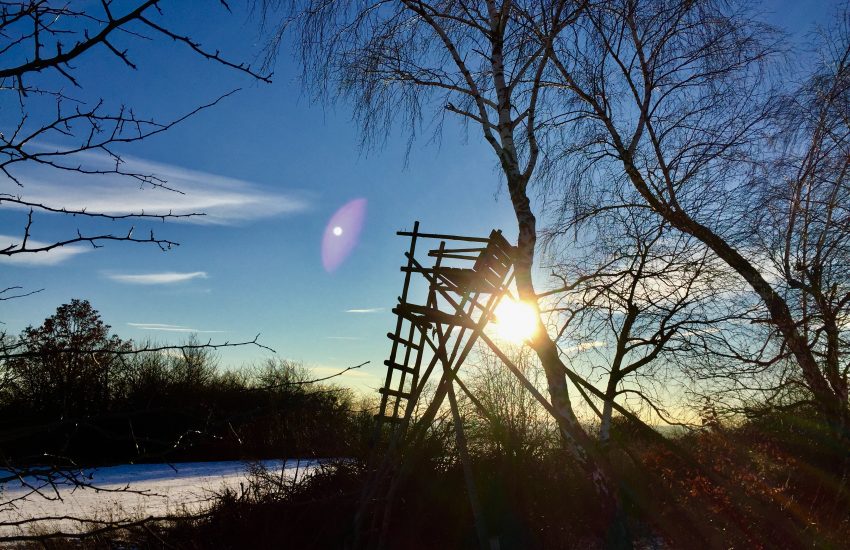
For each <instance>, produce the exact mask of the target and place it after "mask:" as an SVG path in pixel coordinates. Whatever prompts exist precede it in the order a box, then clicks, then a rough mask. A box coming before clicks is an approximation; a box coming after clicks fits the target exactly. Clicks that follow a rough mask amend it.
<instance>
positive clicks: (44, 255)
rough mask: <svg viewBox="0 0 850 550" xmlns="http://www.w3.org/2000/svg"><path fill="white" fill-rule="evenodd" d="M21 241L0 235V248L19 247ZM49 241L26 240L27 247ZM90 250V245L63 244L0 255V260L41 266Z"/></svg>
mask: <svg viewBox="0 0 850 550" xmlns="http://www.w3.org/2000/svg"><path fill="white" fill-rule="evenodd" d="M21 242H22V239H21V237H12V236H10V235H0V250H5V249H7V248H9V247H10V246H15V247H20V245H21ZM49 244H50V243H45V242H41V241H35V240H33V239H28V240H27V248H41V247H43V246H48V245H49ZM89 250H91V247H87V246H80V245H73V244H69V245H65V246H60V247H58V248H53V249H51V250H48V251H46V252H21V253H20V254H14V255H12V256H0V262H2V263H4V264H10V265H16V266H24V267H41V266H50V265H56V264H59V263H62V262H64V261H65V260H68V259H70V258H73V257H74V256H76V255H78V254H83V253H84V252H88V251H89Z"/></svg>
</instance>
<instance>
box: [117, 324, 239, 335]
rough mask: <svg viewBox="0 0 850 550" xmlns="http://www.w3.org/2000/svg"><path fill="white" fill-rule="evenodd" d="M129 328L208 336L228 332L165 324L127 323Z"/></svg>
mask: <svg viewBox="0 0 850 550" xmlns="http://www.w3.org/2000/svg"><path fill="white" fill-rule="evenodd" d="M127 326H131V327H133V328H137V329H139V330H161V331H165V332H195V333H206V334H212V333H222V332H226V331H224V330H199V329H196V328H190V327H184V326H181V325H166V324H164V323H127Z"/></svg>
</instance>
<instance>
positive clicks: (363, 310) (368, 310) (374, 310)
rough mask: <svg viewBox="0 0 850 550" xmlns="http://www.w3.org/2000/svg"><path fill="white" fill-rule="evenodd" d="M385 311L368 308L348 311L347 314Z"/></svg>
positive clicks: (379, 308) (380, 308)
mask: <svg viewBox="0 0 850 550" xmlns="http://www.w3.org/2000/svg"><path fill="white" fill-rule="evenodd" d="M380 311H384V308H382V307H367V308H362V309H346V310H345V312H346V313H378V312H380Z"/></svg>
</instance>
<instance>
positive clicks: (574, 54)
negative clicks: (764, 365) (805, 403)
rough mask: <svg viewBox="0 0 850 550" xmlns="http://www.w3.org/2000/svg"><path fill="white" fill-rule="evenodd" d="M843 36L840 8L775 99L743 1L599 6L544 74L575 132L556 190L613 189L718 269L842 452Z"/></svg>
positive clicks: (770, 42)
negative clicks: (799, 76) (793, 84)
mask: <svg viewBox="0 0 850 550" xmlns="http://www.w3.org/2000/svg"><path fill="white" fill-rule="evenodd" d="M847 28H848V26H847V15H846V12H845V13H843V14H842V17H841V24H840V27H839V28H838V29H837V30H836V32H834V33H832V34H831V35H830V36H829V41H828V42H827V43H826V44H825V45H824V58H823V60H822V62H821V63H819V64H818V66H817V69H816V71H815V73H814V74H813V75H811V77H810V78H809V79H808V83H807V84H806V85H805V86H803V88H802V89H801V90H799V91H794V92H795V93H793V94H791V96H792V97H793V98H794V99H792V100H790V101H789V100H782V101H780V100H779V99H780V98H782V97H783V95H785V94H783V90H782V89H781V88H780V86H781V85H784V82H783V81H782V80H779V81H778V82H776V83H774V81H773V80H772V79H771V72H770V71H769V70H767V69H770V68H771V67H772V65H771V63H770V61H771V59H772V58H773V56H774V55H775V54H776V53H777V51H778V44H779V42H780V40H781V37H780V35H779V34H777V33H776V32H775V31H774V30H773V29H771V28H769V27H767V26H765V25H763V24H760V23H758V22H757V19H754V16H753V14H752V13H750V12H749V9H748V7H747V6H746V4H744V3H741V4H739V3H735V2H733V3H728V2H713V1H710V0H706V1H699V2H693V1H690V0H687V1H684V0H683V1H674V2H656V1H653V0H611V1H605V2H599V3H596V4H593V6H592V7H588V9H586V10H584V11H583V12H582V14H581V17H580V21H578V22H577V23H576V24H575V25H574V26H573V29H574V31H575V32H573V33H561V35H559V39H558V40H557V42H556V44H555V45H554V47H553V50H554V51H553V53H552V64H551V67H553V69H554V71H553V73H552V76H551V78H552V79H553V81H557V82H558V83H559V84H560V85H561V86H563V88H564V90H565V94H564V97H563V101H564V106H565V107H564V111H565V112H569V113H571V116H572V118H573V119H574V120H576V121H577V124H576V125H574V127H573V128H572V129H571V133H570V135H568V136H567V135H566V133H565V134H564V135H565V137H566V140H565V145H564V149H563V150H564V154H565V157H564V158H568V159H569V160H568V162H567V164H568V165H569V166H570V168H571V169H572V170H573V174H574V177H575V179H574V182H575V185H574V186H573V188H572V191H573V192H579V193H580V192H586V193H588V194H590V195H594V196H597V197H599V196H604V194H605V192H606V191H604V190H605V189H606V188H607V189H611V188H622V187H623V186H629V187H631V188H633V189H634V190H635V191H637V193H638V194H639V196H640V197H641V199H642V202H643V204H644V205H646V206H648V207H649V208H651V209H652V210H653V211H654V212H656V213H657V214H658V215H660V216H661V217H663V218H664V219H665V220H666V222H667V223H669V224H670V225H671V226H672V227H674V228H676V229H677V230H679V231H682V232H683V233H686V234H688V235H692V236H693V237H695V238H696V239H698V240H699V241H700V242H702V243H703V244H704V245H705V246H706V247H707V248H708V249H710V250H711V251H712V252H713V254H715V255H716V256H717V257H718V258H720V259H721V260H722V261H723V262H724V263H725V264H726V265H727V266H728V268H729V269H730V270H731V271H733V272H734V273H736V274H737V275H738V276H739V277H740V278H741V280H743V281H744V282H745V283H746V285H747V286H748V287H749V289H750V291H751V292H752V293H754V295H755V296H757V297H758V300H759V301H760V303H761V306H762V316H761V318H760V319H755V321H757V322H761V323H765V324H767V325H768V326H770V327H771V329H772V334H773V336H774V337H775V338H776V339H778V341H779V345H778V346H777V350H778V351H777V353H778V354H779V355H780V356H781V357H783V358H788V359H790V360H792V361H793V362H794V363H795V364H796V367H797V368H798V369H799V370H798V373H799V377H798V381H799V383H800V384H802V385H804V386H805V387H806V389H807V391H808V392H810V394H811V395H812V399H813V401H814V402H815V403H817V405H818V407H819V409H820V411H821V413H822V414H823V416H824V417H825V418H826V419H827V422H828V423H829V424H830V426H831V427H832V429H833V430H834V432H835V434H836V435H837V436H838V437H839V438H843V439H844V441H845V442H846V441H848V431H847V428H848V426H850V409H848V392H847V387H848V385H847V374H848V373H847V356H846V345H845V344H846V325H843V324H842V323H843V322H842V321H839V319H846V315H847V308H848V306H850V297H848V296H850V295H848V286H847V285H848V280H847V277H846V270H845V269H844V266H846V265H847V248H846V244H847V213H846V209H845V206H844V205H846V199H845V198H843V197H846V193H847V180H846V166H847V159H848V158H850V157H848V149H847V136H848V133H847V120H848V118H847V116H846V115H847V113H848V111H847V101H846V100H847V97H848V96H847V82H848V78H847V75H848V65H847V52H848V47H849V45H850V33H848V32H847ZM540 40H541V42H545V41H546V38H541V39H540ZM784 91H785V92H786V93H787V92H789V91H791V90H788V89H787V88H786V89H785V90H784ZM778 120H785V121H789V122H792V124H791V125H790V126H791V127H793V131H787V130H786V131H778V130H777V121H778ZM780 136H785V139H780ZM765 162H769V163H770V166H771V169H770V171H769V172H768V173H766V174H764V173H763V172H762V171H761V168H762V167H763V166H765V164H764V163H765ZM579 179H580V180H581V181H578V180H579ZM839 266H841V267H839ZM842 342H843V343H844V344H843V343H842Z"/></svg>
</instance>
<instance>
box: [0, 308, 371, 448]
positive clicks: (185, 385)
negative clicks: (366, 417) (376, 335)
mask: <svg viewBox="0 0 850 550" xmlns="http://www.w3.org/2000/svg"><path fill="white" fill-rule="evenodd" d="M159 347H161V346H157V345H155V344H153V343H151V342H143V343H141V344H139V343H135V342H132V341H129V340H123V339H121V338H120V337H119V336H117V335H114V334H110V327H109V325H106V324H105V323H104V322H103V321H102V320H101V318H100V315H99V313H98V312H97V311H96V310H95V309H94V308H93V307H92V306H91V304H90V303H89V302H87V301H85V300H73V301H72V302H71V303H69V304H64V305H62V306H60V307H59V308H58V309H57V311H56V314H54V315H53V316H51V317H49V318H48V319H46V320H45V321H44V322H43V323H42V324H41V325H40V326H38V327H32V326H31V327H27V328H26V329H25V330H23V331H22V332H21V334H20V335H19V336H18V337H17V338H14V339H10V338H7V339H6V341H5V350H6V358H5V360H4V361H3V363H2V366H0V369H2V371H0V372H2V380H3V384H2V386H0V434H2V435H0V437H2V440H1V441H0V453H2V454H3V455H4V456H3V458H4V459H5V461H6V462H10V463H13V464H17V465H21V464H32V463H44V462H46V461H47V462H50V461H53V460H57V461H60V462H62V461H65V463H67V462H68V461H71V462H73V463H74V464H79V465H102V464H109V463H118V462H126V461H136V462H139V461H162V460H169V461H184V460H226V459H259V458H268V457H286V456H338V455H340V454H341V453H345V452H347V451H348V450H349V449H350V448H351V446H352V441H353V439H355V438H356V432H357V430H359V429H361V428H360V424H362V422H361V421H360V420H359V419H358V416H357V415H356V414H355V413H354V412H353V411H354V410H355V398H354V395H353V394H352V392H351V391H350V390H347V389H344V388H339V387H333V386H329V385H320V384H313V383H310V380H311V375H310V372H309V371H308V370H307V369H306V368H305V367H303V365H300V364H298V363H295V362H292V361H288V360H284V359H268V360H267V361H265V362H263V363H260V364H256V365H248V366H243V367H242V368H239V369H236V370H232V369H223V368H221V365H219V362H218V360H217V357H216V353H215V352H214V351H213V350H211V349H209V348H207V347H204V345H203V344H199V343H198V341H197V340H196V339H193V338H190V340H189V341H188V342H186V345H185V346H182V347H180V346H178V347H173V348H169V349H165V350H158V351H148V350H150V349H151V348H159Z"/></svg>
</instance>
